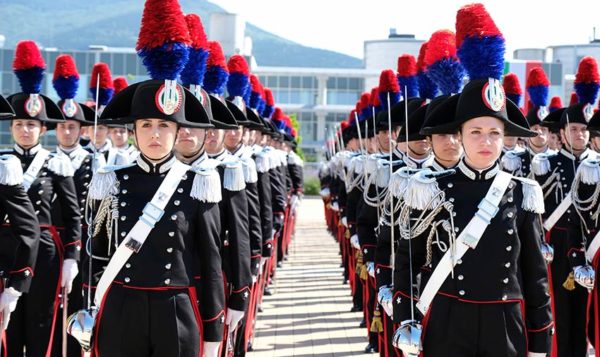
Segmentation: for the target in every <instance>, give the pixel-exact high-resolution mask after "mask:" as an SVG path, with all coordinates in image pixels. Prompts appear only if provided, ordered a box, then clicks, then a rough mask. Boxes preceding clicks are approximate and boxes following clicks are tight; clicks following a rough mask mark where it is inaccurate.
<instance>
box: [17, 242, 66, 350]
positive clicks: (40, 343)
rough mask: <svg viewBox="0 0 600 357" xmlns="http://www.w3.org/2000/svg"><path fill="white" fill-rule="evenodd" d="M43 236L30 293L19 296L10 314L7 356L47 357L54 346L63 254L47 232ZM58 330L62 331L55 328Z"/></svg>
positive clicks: (57, 331)
mask: <svg viewBox="0 0 600 357" xmlns="http://www.w3.org/2000/svg"><path fill="white" fill-rule="evenodd" d="M42 235H43V237H42V239H40V246H39V250H38V256H37V260H36V265H35V269H34V274H33V280H32V281H31V287H30V288H29V292H28V293H27V294H23V295H22V296H21V297H20V298H19V302H18V303H17V308H16V309H15V311H14V312H13V313H12V314H11V315H10V323H9V325H8V328H7V330H6V344H7V355H8V357H23V349H25V350H26V351H27V352H26V354H25V355H26V356H27V357H38V356H39V357H44V356H45V355H46V351H47V350H48V348H51V347H52V346H51V341H50V339H51V335H52V333H53V322H54V318H55V302H56V301H57V292H58V291H57V287H58V285H59V284H60V282H59V281H58V278H59V276H60V269H61V268H60V264H61V257H60V255H59V252H58V249H57V247H56V245H55V244H54V242H53V241H52V238H51V237H50V233H49V232H48V231H42ZM54 330H55V331H56V332H55V333H59V334H60V331H59V330H56V329H54Z"/></svg>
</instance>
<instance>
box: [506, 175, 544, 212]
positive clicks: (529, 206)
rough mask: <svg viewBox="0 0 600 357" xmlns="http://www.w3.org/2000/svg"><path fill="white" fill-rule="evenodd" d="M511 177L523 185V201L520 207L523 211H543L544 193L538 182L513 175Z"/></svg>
mask: <svg viewBox="0 0 600 357" xmlns="http://www.w3.org/2000/svg"><path fill="white" fill-rule="evenodd" d="M513 179H515V180H517V181H520V182H521V183H522V185H521V186H523V202H522V203H521V208H523V209H524V210H525V211H529V212H533V213H539V214H542V213H544V211H545V209H544V193H543V192H542V188H541V187H540V184H539V183H538V182H537V181H535V180H531V179H528V178H524V177H514V176H513Z"/></svg>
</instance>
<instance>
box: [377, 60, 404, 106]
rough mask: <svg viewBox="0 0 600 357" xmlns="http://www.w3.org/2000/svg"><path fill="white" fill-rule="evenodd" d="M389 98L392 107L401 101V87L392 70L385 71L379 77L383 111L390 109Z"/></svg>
mask: <svg viewBox="0 0 600 357" xmlns="http://www.w3.org/2000/svg"><path fill="white" fill-rule="evenodd" d="M388 97H389V104H390V107H392V106H393V105H394V104H396V103H398V102H399V101H400V86H399V85H398V79H397V78H396V74H395V73H394V70H392V69H385V70H383V71H382V72H381V75H379V100H380V101H381V108H382V109H383V110H387V109H388Z"/></svg>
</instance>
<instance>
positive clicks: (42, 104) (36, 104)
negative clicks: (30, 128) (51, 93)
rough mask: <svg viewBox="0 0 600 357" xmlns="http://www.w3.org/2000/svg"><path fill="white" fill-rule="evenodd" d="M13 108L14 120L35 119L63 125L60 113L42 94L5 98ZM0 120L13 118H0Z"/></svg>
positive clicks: (21, 93) (14, 95)
mask: <svg viewBox="0 0 600 357" xmlns="http://www.w3.org/2000/svg"><path fill="white" fill-rule="evenodd" d="M6 99H7V100H8V102H9V103H10V106H11V107H12V108H13V110H14V113H15V116H14V119H35V120H39V121H41V122H42V123H64V121H65V119H64V116H63V113H62V111H61V110H60V108H59V107H58V105H56V103H54V102H53V101H52V99H50V98H48V97H46V96H45V95H43V94H27V93H24V92H20V93H16V94H13V95H11V96H9V97H8V98H6ZM0 119H2V120H7V119H13V118H0Z"/></svg>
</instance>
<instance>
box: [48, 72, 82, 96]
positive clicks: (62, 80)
mask: <svg viewBox="0 0 600 357" xmlns="http://www.w3.org/2000/svg"><path fill="white" fill-rule="evenodd" d="M52 86H54V90H56V93H58V96H59V97H60V99H73V98H75V96H76V95H77V89H78V88H79V77H76V76H68V77H57V78H56V79H55V80H53V81H52Z"/></svg>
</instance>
